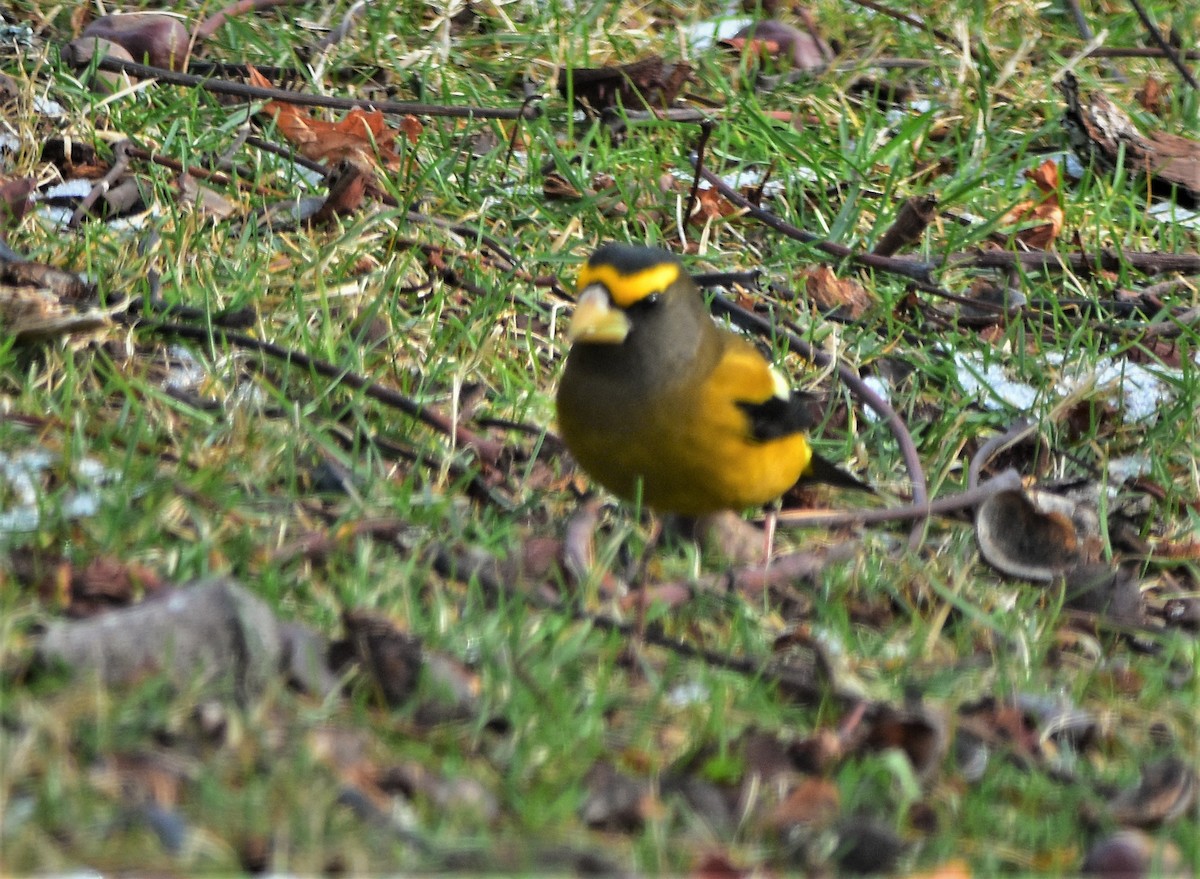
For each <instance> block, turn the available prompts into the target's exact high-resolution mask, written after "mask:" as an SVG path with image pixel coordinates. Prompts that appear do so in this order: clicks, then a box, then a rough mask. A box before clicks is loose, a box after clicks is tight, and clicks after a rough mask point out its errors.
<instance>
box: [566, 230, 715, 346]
mask: <svg viewBox="0 0 1200 879" xmlns="http://www.w3.org/2000/svg"><path fill="white" fill-rule="evenodd" d="M686 279H687V275H686V274H685V273H684V271H683V266H682V265H680V263H679V260H678V259H676V257H675V256H673V255H672V254H670V253H667V252H666V251H665V250H658V249H656V248H652V247H637V246H634V245H630V244H619V243H615V242H614V243H611V244H605V245H604V246H602V247H601V248H599V249H598V250H597V251H596V252H595V253H593V254H592V257H591V259H589V260H588V261H587V263H586V264H585V265H584V266H583V268H582V269H580V271H579V281H578V284H577V291H578V294H577V299H576V305H575V313H574V315H573V316H572V318H571V324H570V326H569V327H568V328H567V339H568V340H569V341H571V342H572V343H575V342H578V343H582V344H606V345H620V344H621V343H622V342H624V341H625V339H626V337H627V336H628V335H629V332H630V330H631V329H632V328H633V325H634V323H635V322H638V321H640V320H642V319H644V318H647V317H650V316H651V315H653V314H654V313H655V312H658V311H662V310H664V306H665V305H667V304H669V303H670V302H671V301H672V300H673V299H675V298H676V297H678V296H681V295H683V294H685V293H688V292H691V291H692V289H693V288H692V286H691V284H690V283H687V284H683V283H681V281H686Z"/></svg>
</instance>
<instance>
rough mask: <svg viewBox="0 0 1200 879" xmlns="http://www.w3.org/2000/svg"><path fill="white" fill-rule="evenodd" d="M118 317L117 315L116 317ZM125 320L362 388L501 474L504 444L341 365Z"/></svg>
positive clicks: (245, 339)
mask: <svg viewBox="0 0 1200 879" xmlns="http://www.w3.org/2000/svg"><path fill="white" fill-rule="evenodd" d="M117 319H118V320H121V319H122V318H121V317H118V318H117ZM126 322H127V323H128V324H130V325H131V326H134V327H137V328H139V329H146V330H150V331H153V332H156V333H161V334H163V335H171V336H179V337H181V338H185V339H192V340H194V341H198V342H212V341H213V340H214V339H215V340H219V341H222V342H224V343H225V344H227V345H231V346H233V347H235V348H241V349H244V350H247V351H257V352H258V353H260V354H265V355H267V356H269V357H272V358H274V359H276V360H280V361H283V362H284V363H287V364H290V365H293V366H298V367H300V368H301V369H308V370H311V371H312V372H315V373H316V374H317V375H320V376H323V377H324V378H328V379H332V380H334V381H335V382H337V383H338V384H339V385H343V386H345V387H348V388H350V389H352V390H355V391H362V392H363V394H364V395H366V396H368V397H370V398H372V399H373V400H377V401H379V402H380V403H383V404H384V405H385V406H390V407H392V408H393V409H397V410H399V411H400V412H403V413H404V414H405V415H408V416H410V417H411V418H414V419H416V420H418V421H420V422H422V423H424V424H425V425H427V426H429V427H431V428H433V429H434V430H436V431H438V432H440V433H442V434H445V435H446V436H450V437H453V438H454V440H455V442H456V443H457V444H458V445H459V446H462V447H464V448H468V449H471V450H472V451H474V452H475V454H476V455H477V456H478V457H479V460H480V462H481V463H482V464H483V466H484V467H485V468H486V469H487V470H489V471H490V475H492V476H494V477H497V478H503V473H502V472H501V471H500V469H499V464H500V460H501V456H502V455H503V454H504V451H505V447H504V445H503V444H501V443H498V442H495V441H494V440H489V439H485V438H484V437H481V436H478V435H477V434H475V433H473V432H472V431H470V430H468V429H467V428H465V427H463V426H462V425H460V424H458V423H456V422H455V421H453V420H452V419H450V418H448V417H447V416H445V415H443V414H442V413H441V412H439V411H438V410H437V409H435V408H433V407H432V406H426V405H423V404H421V403H418V402H416V401H415V400H412V399H411V398H409V397H406V396H404V395H403V394H401V393H400V392H399V391H394V390H392V389H391V388H386V387H384V386H383V385H379V384H376V383H375V382H372V381H370V380H369V379H367V378H365V377H364V376H361V375H358V374H357V373H354V372H351V371H349V370H347V369H345V368H343V367H340V366H337V365H335V364H332V363H329V362H327V361H324V360H319V359H317V358H315V357H310V356H309V355H307V354H304V353H302V352H300V351H294V350H292V349H290V348H285V347H283V346H282V345H276V344H275V343H273V342H266V341H264V340H262V339H256V338H254V337H253V336H247V335H245V334H243V333H235V332H231V331H229V330H226V329H222V328H220V327H215V326H213V327H203V326H190V325H188V324H178V323H167V322H165V321H156V320H148V319H145V318H142V317H138V316H134V315H130V316H128V318H127V319H126Z"/></svg>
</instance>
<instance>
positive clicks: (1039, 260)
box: [937, 248, 1200, 275]
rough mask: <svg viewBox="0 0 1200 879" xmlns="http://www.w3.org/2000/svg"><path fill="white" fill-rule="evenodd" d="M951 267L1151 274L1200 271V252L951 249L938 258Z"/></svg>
mask: <svg viewBox="0 0 1200 879" xmlns="http://www.w3.org/2000/svg"><path fill="white" fill-rule="evenodd" d="M937 264H939V265H942V266H945V267H948V268H963V267H970V268H983V269H1011V268H1015V267H1016V266H1021V267H1022V268H1025V269H1041V270H1043V271H1046V270H1062V269H1064V268H1069V269H1070V270H1071V271H1073V272H1085V271H1092V272H1094V271H1099V270H1105V271H1119V270H1120V269H1121V268H1122V267H1123V266H1129V267H1131V268H1134V269H1137V270H1138V271H1139V272H1144V273H1146V274H1148V275H1155V274H1161V273H1165V272H1181V273H1183V274H1189V275H1196V274H1200V255H1197V254H1194V253H1162V252H1149V253H1142V252H1137V251H1132V250H1121V251H1117V250H1112V249H1111V248H1105V249H1103V250H1101V251H1100V252H1099V253H1095V254H1090V253H1058V252H1055V251H1032V252H1029V253H1016V252H1013V251H1008V250H976V251H968V252H963V253H952V254H950V255H948V256H946V257H943V258H942V259H940V260H938V261H937Z"/></svg>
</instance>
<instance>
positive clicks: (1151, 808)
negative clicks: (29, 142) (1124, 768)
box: [1108, 757, 1197, 828]
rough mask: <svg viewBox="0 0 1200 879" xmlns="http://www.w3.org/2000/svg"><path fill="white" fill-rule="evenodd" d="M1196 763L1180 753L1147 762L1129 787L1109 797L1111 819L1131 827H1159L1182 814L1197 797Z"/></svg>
mask: <svg viewBox="0 0 1200 879" xmlns="http://www.w3.org/2000/svg"><path fill="white" fill-rule="evenodd" d="M1196 787H1197V775H1196V767H1195V766H1194V765H1192V764H1191V763H1190V762H1189V761H1187V760H1184V759H1181V758H1179V757H1166V758H1164V759H1161V760H1156V761H1154V762H1153V763H1149V764H1147V765H1146V766H1145V767H1143V769H1142V777H1141V778H1140V779H1139V780H1138V783H1137V784H1136V785H1134V786H1133V787H1131V788H1127V789H1125V790H1124V791H1121V792H1120V793H1119V794H1117V795H1116V796H1115V797H1113V799H1112V800H1110V801H1109V804H1108V806H1109V810H1110V812H1111V813H1112V817H1113V820H1115V821H1117V822H1118V823H1119V824H1125V825H1128V826H1131V827H1146V828H1152V827H1158V826H1160V825H1162V824H1169V823H1171V822H1172V821H1174V820H1176V819H1177V818H1179V817H1181V816H1182V815H1184V814H1185V813H1186V812H1187V811H1188V810H1189V809H1190V808H1191V806H1192V803H1194V802H1195V800H1196Z"/></svg>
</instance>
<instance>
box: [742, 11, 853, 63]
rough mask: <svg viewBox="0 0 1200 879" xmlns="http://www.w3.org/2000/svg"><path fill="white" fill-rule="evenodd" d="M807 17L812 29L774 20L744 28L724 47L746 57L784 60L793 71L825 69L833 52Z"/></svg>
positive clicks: (813, 21) (809, 17)
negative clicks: (803, 28) (804, 28)
mask: <svg viewBox="0 0 1200 879" xmlns="http://www.w3.org/2000/svg"><path fill="white" fill-rule="evenodd" d="M806 18H807V21H806V23H807V24H808V25H809V27H808V30H801V29H800V28H798V27H796V26H795V25H791V24H787V23H786V22H783V21H779V20H777V19H773V18H772V19H767V20H765V21H759V22H755V23H754V24H751V25H748V26H747V27H744V28H742V29H741V30H740V31H738V32H737V33H736V34H735V35H734V36H732V37H730V38H729V39H728V40H722V41H721V45H723V46H727V47H728V48H731V49H734V50H735V51H737V52H739V53H741V54H742V55H747V54H749V55H752V56H756V57H762V58H770V59H774V60H776V61H782V62H784V63H785V64H786V66H788V67H790V68H792V69H793V70H816V69H819V68H823V67H825V65H827V64H828V63H829V62H830V61H831V60H832V59H833V50H832V49H830V48H829V44H828V43H826V42H825V40H824V39H822V37H821V35H820V34H819V33H818V32H817V29H816V22H815V20H814V19H813V18H812V16H811V15H809V16H806Z"/></svg>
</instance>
